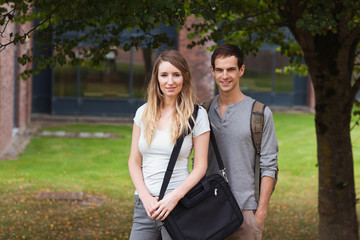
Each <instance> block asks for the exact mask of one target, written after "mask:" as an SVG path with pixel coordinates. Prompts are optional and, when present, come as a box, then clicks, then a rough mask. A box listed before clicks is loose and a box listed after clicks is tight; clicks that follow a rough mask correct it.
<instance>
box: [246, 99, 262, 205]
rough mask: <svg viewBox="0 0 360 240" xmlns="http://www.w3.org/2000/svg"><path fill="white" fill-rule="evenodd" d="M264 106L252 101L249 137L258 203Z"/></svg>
mask: <svg viewBox="0 0 360 240" xmlns="http://www.w3.org/2000/svg"><path fill="white" fill-rule="evenodd" d="M264 110H265V105H264V104H263V103H261V102H258V101H254V103H253V106H252V111H251V119H250V126H251V136H252V141H253V145H254V148H255V174H254V175H255V200H256V201H257V202H258V201H259V197H260V178H261V176H260V153H261V138H262V134H263V126H264Z"/></svg>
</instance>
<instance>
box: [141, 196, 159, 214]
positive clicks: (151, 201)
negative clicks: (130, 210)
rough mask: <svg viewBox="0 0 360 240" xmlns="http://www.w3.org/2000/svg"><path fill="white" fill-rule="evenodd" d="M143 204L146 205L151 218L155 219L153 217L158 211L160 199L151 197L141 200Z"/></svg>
mask: <svg viewBox="0 0 360 240" xmlns="http://www.w3.org/2000/svg"><path fill="white" fill-rule="evenodd" d="M140 199H141V202H142V204H143V205H144V208H145V211H146V213H147V215H148V216H149V217H150V218H153V217H152V215H153V214H154V212H155V211H156V208H157V204H158V197H153V196H151V195H149V196H146V197H142V198H140Z"/></svg>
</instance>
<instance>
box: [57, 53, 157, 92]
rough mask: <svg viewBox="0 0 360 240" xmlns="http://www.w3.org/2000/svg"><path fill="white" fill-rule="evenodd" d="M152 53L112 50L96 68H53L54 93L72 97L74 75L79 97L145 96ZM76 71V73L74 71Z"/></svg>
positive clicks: (74, 86)
mask: <svg viewBox="0 0 360 240" xmlns="http://www.w3.org/2000/svg"><path fill="white" fill-rule="evenodd" d="M154 59H155V54H154V52H153V51H151V50H147V49H139V50H136V49H132V50H131V51H127V52H126V51H123V50H120V49H113V50H111V51H110V52H109V53H108V54H107V55H106V61H105V62H104V63H103V64H102V65H101V66H99V67H96V68H93V67H90V66H79V67H71V66H64V67H56V68H55V69H54V71H55V87H54V95H55V96H57V97H76V96H77V85H76V82H77V78H78V77H79V79H80V86H79V87H80V89H79V93H80V97H84V98H145V95H146V90H147V85H148V82H149V80H150V77H151V70H152V64H153V62H154ZM78 73H79V74H78Z"/></svg>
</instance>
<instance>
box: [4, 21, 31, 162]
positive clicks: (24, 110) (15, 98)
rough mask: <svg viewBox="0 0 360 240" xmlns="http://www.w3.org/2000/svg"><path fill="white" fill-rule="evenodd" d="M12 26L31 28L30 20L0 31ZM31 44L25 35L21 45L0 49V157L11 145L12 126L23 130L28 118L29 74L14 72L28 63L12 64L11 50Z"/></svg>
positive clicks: (20, 50)
mask: <svg viewBox="0 0 360 240" xmlns="http://www.w3.org/2000/svg"><path fill="white" fill-rule="evenodd" d="M15 27H16V28H17V31H18V32H22V31H26V29H29V28H31V24H26V25H22V26H15V24H9V25H8V26H7V29H6V32H5V34H4V35H5V36H8V35H9V33H10V32H13V31H14V30H15ZM0 41H1V42H2V43H5V42H6V41H7V38H6V37H4V38H1V39H0ZM31 46H32V40H31V39H28V40H27V41H26V43H25V44H23V45H18V46H13V45H9V46H7V47H6V49H5V50H3V51H2V52H0V159H1V157H2V156H3V155H4V154H5V152H6V150H7V149H8V148H9V147H10V145H11V142H12V138H13V129H14V128H18V130H19V131H18V134H23V132H24V130H25V128H26V125H27V123H29V121H30V116H31V86H32V78H29V79H27V80H22V79H21V78H18V76H19V73H20V72H22V71H24V70H25V69H30V68H31V67H32V66H31V64H28V65H26V66H22V65H20V64H18V63H16V65H15V54H17V56H21V55H23V54H25V53H28V52H29V51H30V50H31ZM15 71H16V75H15ZM16 78H17V79H16ZM15 85H16V86H15Z"/></svg>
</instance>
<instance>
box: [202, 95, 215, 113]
mask: <svg viewBox="0 0 360 240" xmlns="http://www.w3.org/2000/svg"><path fill="white" fill-rule="evenodd" d="M213 99H214V98H210V100H207V101H206V102H203V103H201V104H200V105H201V106H203V108H205V109H206V111H207V112H209V108H210V105H211V102H212V100H213Z"/></svg>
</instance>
